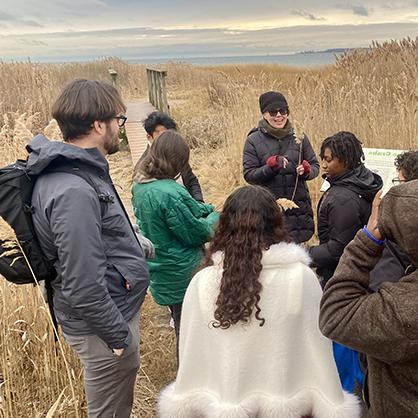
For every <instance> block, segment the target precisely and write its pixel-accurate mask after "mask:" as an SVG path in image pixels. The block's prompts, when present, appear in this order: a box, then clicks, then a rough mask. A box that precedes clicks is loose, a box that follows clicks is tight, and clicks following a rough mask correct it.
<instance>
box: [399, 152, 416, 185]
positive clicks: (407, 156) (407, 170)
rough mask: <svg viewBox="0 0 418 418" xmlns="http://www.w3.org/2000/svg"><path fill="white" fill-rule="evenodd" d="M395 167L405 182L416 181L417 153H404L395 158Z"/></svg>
mask: <svg viewBox="0 0 418 418" xmlns="http://www.w3.org/2000/svg"><path fill="white" fill-rule="evenodd" d="M395 167H396V169H397V170H398V171H402V174H403V176H404V177H405V180H406V181H411V180H417V179H418V151H405V152H403V153H402V154H399V155H398V156H397V157H396V158H395Z"/></svg>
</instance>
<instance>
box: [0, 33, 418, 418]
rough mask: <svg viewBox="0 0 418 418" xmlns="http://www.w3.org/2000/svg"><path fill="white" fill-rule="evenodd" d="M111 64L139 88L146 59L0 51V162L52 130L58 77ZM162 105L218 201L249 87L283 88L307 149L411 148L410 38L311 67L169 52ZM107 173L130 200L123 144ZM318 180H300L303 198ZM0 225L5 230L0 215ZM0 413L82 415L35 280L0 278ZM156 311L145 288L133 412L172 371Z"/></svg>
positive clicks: (232, 181)
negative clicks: (345, 133) (217, 60)
mask: <svg viewBox="0 0 418 418" xmlns="http://www.w3.org/2000/svg"><path fill="white" fill-rule="evenodd" d="M110 67H112V68H115V69H116V70H117V71H118V73H119V88H120V91H121V93H122V95H123V97H124V98H125V99H126V100H134V99H135V98H142V97H145V96H146V75H145V67H144V66H142V65H130V64H126V63H124V62H123V61H121V60H119V59H116V58H110V59H106V60H101V61H97V62H91V63H83V64H35V63H31V62H24V63H12V64H7V63H1V62H0V72H1V74H2V77H1V78H0V93H1V94H0V147H1V154H0V166H3V165H6V164H8V163H10V162H13V161H14V160H15V159H16V158H17V157H19V156H20V157H24V155H25V151H24V145H25V144H26V143H27V142H28V141H29V140H30V139H31V137H32V136H33V135H34V134H37V133H39V132H44V133H45V134H46V135H47V136H48V137H50V138H51V139H59V130H58V129H57V126H56V124H55V123H54V121H51V120H50V119H51V118H50V114H49V108H50V105H51V103H52V101H53V99H54V97H55V96H56V95H57V93H58V91H59V90H60V88H61V87H62V85H63V84H64V83H65V82H66V81H69V80H71V79H73V78H75V77H85V78H95V79H105V80H107V79H108V71H107V70H108V68H110ZM166 67H167V70H168V80H167V88H168V97H169V101H170V102H171V108H172V116H173V117H174V118H175V119H176V120H177V122H178V124H179V128H180V131H181V133H182V134H183V135H184V136H185V138H186V139H187V140H188V141H189V143H190V145H191V147H192V164H193V166H194V168H195V172H196V173H197V174H198V176H199V179H200V181H201V184H202V186H203V189H204V193H205V197H206V200H207V201H209V202H213V203H214V204H215V205H216V206H217V207H218V208H221V206H222V203H223V201H224V199H225V197H226V196H227V195H228V193H230V192H231V191H232V190H233V189H234V188H235V187H237V186H238V185H240V184H243V183H244V180H243V178H242V172H241V154H242V147H243V143H244V140H245V137H246V134H247V133H248V131H249V130H250V129H251V128H252V127H253V126H255V125H256V124H257V121H258V118H259V110H258V96H259V94H260V93H262V92H264V91H267V90H278V91H281V92H283V93H284V94H285V95H286V96H287V98H288V101H289V104H290V109H291V117H292V120H293V122H294V124H295V125H296V128H297V130H298V131H300V132H302V131H304V132H306V134H307V135H308V136H309V138H310V139H311V142H312V144H313V146H314V149H316V150H317V151H318V148H319V144H320V142H321V141H322V139H324V138H325V137H326V136H328V135H330V134H333V133H335V132H337V131H339V130H350V131H352V132H354V133H355V134H356V135H357V136H358V137H359V138H360V139H361V140H362V141H363V143H364V145H365V146H373V147H381V148H397V149H398V148H400V149H410V148H418V123H417V122H418V120H417V119H418V42H417V40H411V39H405V40H403V41H400V42H388V43H384V44H374V45H373V47H372V49H371V50H370V51H359V52H357V53H355V54H352V55H350V56H346V57H343V58H341V59H339V60H338V62H337V64H336V65H334V66H327V67H323V68H320V69H315V70H307V69H303V68H286V67H280V66H277V65H239V66H233V65H231V66H222V67H206V68H205V67H193V66H190V65H185V64H169V65H167V66H166ZM110 165H111V170H112V176H113V178H114V181H115V183H116V184H117V185H118V186H120V193H121V195H122V198H123V200H124V202H125V204H126V206H127V208H128V210H129V211H130V213H132V211H131V209H130V179H131V175H132V169H131V160H130V155H129V153H128V152H127V151H125V152H121V153H119V154H117V155H115V156H112V157H111V158H110ZM319 183H320V180H319V179H317V180H315V181H313V182H311V185H310V189H311V193H312V197H313V203H314V205H316V203H317V201H318V195H319V188H318V185H319ZM0 233H1V236H3V235H5V234H6V235H7V234H8V233H9V232H8V230H7V228H5V226H4V225H2V224H1V223H0ZM0 315H1V318H2V320H1V324H0V417H7V418H20V417H22V418H23V417H45V416H46V417H58V416H60V417H85V416H86V413H85V402H84V398H83V390H82V378H81V371H80V367H79V363H78V360H77V359H76V357H75V356H74V355H73V354H72V352H71V351H70V350H69V349H68V348H67V346H66V345H65V343H64V342H63V340H61V339H59V342H58V343H55V342H54V337H53V331H52V327H51V325H50V323H49V319H48V314H47V311H46V308H45V306H44V304H43V302H42V298H41V297H40V294H39V291H38V289H37V288H35V287H31V286H19V287H17V286H13V285H10V284H9V283H7V282H6V281H5V280H0ZM168 319H169V318H168V315H167V312H166V311H165V310H164V309H162V308H160V307H158V306H156V305H155V304H154V303H153V301H152V300H151V298H149V297H148V298H147V300H146V303H145V305H144V307H143V310H142V317H141V361H142V364H141V371H140V374H139V378H138V381H137V396H136V400H135V408H134V414H133V416H134V417H154V416H155V412H154V411H155V410H154V405H155V399H156V395H157V394H158V391H159V390H160V389H161V388H162V387H163V386H164V385H165V384H166V383H168V382H169V381H170V380H172V379H173V378H174V375H175V369H174V368H175V354H174V340H173V331H172V330H171V329H170V328H169V327H168Z"/></svg>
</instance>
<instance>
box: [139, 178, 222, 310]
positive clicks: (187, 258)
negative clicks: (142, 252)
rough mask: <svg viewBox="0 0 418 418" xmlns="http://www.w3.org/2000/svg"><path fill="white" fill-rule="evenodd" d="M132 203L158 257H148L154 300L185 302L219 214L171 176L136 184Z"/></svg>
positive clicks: (163, 303)
mask: <svg viewBox="0 0 418 418" xmlns="http://www.w3.org/2000/svg"><path fill="white" fill-rule="evenodd" d="M132 205H133V207H134V212H135V217H136V220H137V223H138V226H139V227H140V229H141V231H142V232H143V233H144V235H145V236H146V237H147V238H148V239H150V240H151V241H152V242H153V244H154V246H155V258H154V259H152V260H148V267H149V271H150V289H151V294H152V296H153V298H154V300H155V301H156V302H157V303H158V304H159V305H173V304H176V303H181V302H183V298H184V294H185V292H186V289H187V286H188V284H189V282H190V280H191V279H192V277H193V274H194V272H195V270H196V268H197V267H198V265H199V263H200V261H201V260H202V256H203V251H202V248H203V244H204V243H205V242H206V241H208V240H209V239H210V237H211V235H212V233H213V225H214V223H215V222H217V220H218V218H219V215H218V213H217V212H214V208H213V206H212V205H207V204H204V203H200V202H197V201H196V200H194V199H193V198H192V196H191V195H190V193H189V192H188V191H187V189H186V188H185V187H184V186H182V185H180V184H178V183H177V182H175V181H174V180H171V179H164V180H152V181H146V182H142V183H135V184H134V185H133V187H132Z"/></svg>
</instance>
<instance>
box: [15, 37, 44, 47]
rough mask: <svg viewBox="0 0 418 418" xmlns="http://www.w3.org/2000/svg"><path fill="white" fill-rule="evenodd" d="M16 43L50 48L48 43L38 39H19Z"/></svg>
mask: <svg viewBox="0 0 418 418" xmlns="http://www.w3.org/2000/svg"><path fill="white" fill-rule="evenodd" d="M16 42H18V43H19V44H21V45H27V46H48V44H47V43H46V42H43V41H39V40H37V39H27V38H18V39H17V40H16Z"/></svg>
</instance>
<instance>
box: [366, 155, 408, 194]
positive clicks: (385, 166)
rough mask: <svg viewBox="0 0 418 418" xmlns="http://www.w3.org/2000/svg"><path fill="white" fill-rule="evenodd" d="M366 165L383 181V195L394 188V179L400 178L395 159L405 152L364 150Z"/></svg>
mask: <svg viewBox="0 0 418 418" xmlns="http://www.w3.org/2000/svg"><path fill="white" fill-rule="evenodd" d="M363 152H364V165H365V166H366V167H367V168H368V169H369V170H371V171H373V172H374V173H376V174H379V176H380V177H382V180H383V194H385V193H386V192H387V191H388V190H389V189H390V188H391V187H392V179H394V178H395V177H398V172H397V171H396V168H395V158H396V157H397V156H398V155H399V154H402V153H403V152H404V150H399V149H383V148H363Z"/></svg>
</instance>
